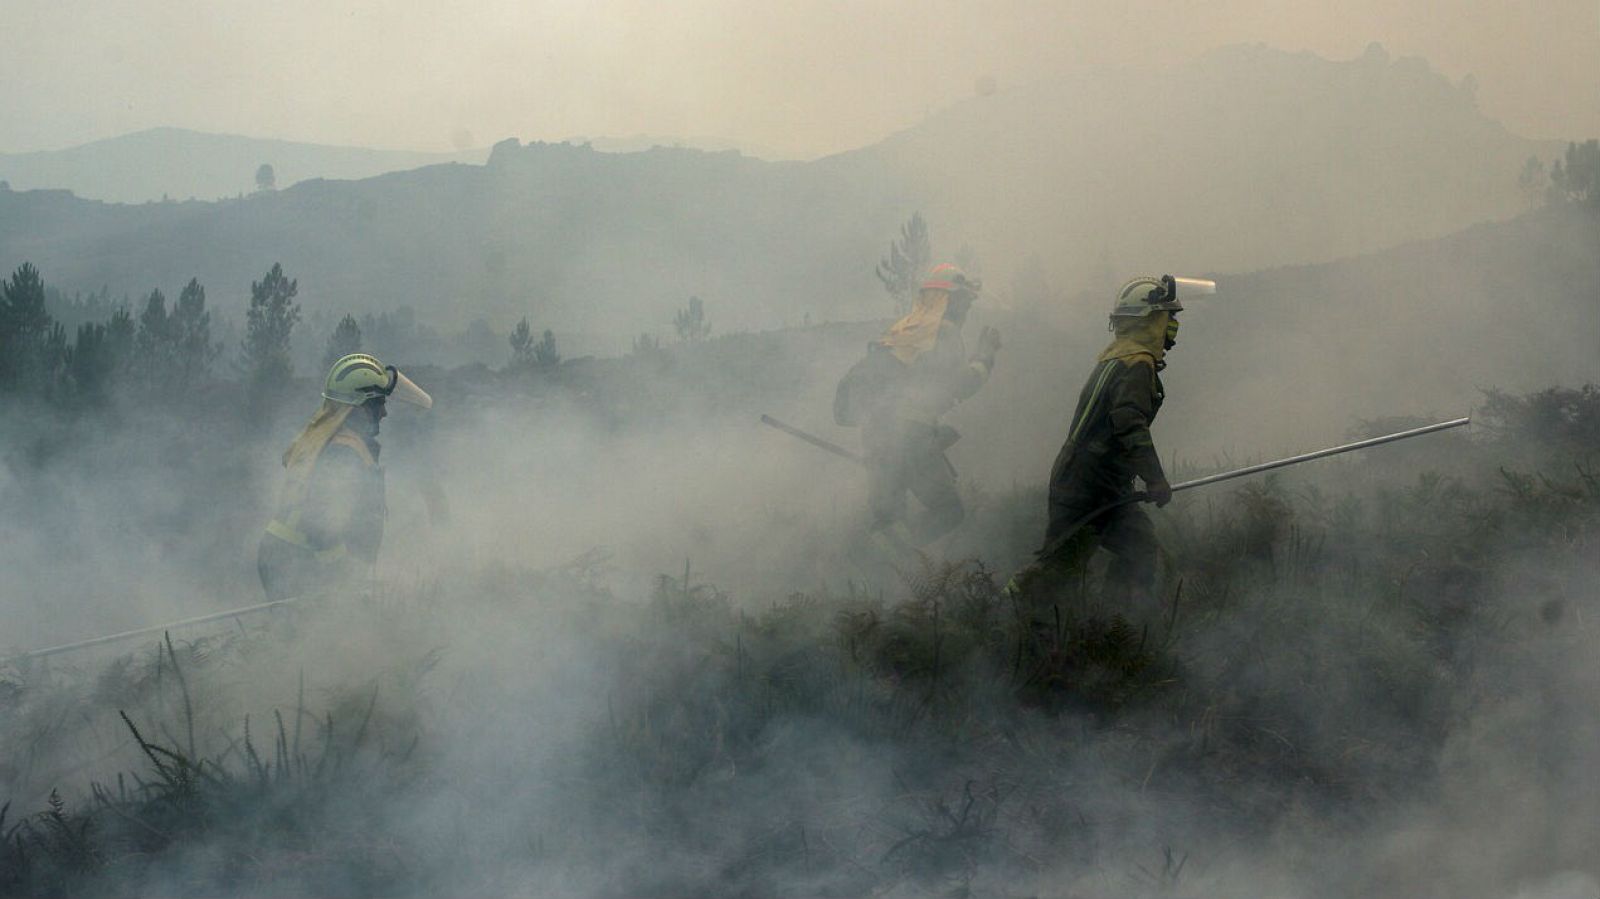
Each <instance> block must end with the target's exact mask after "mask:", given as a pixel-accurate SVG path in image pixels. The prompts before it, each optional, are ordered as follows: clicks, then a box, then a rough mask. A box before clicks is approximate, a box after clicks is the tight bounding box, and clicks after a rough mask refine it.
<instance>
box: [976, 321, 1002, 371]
mask: <svg viewBox="0 0 1600 899" xmlns="http://www.w3.org/2000/svg"><path fill="white" fill-rule="evenodd" d="M999 352H1000V332H999V331H996V330H995V329H993V328H991V327H989V326H987V325H985V326H984V328H983V331H982V333H980V334H979V335H978V354H977V355H978V358H979V359H982V360H984V361H985V362H988V363H989V367H990V368H993V367H994V357H995V355H996V354H997V353H999Z"/></svg>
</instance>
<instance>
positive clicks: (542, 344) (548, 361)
mask: <svg viewBox="0 0 1600 899" xmlns="http://www.w3.org/2000/svg"><path fill="white" fill-rule="evenodd" d="M533 364H534V366H535V367H536V368H539V369H543V370H545V371H549V370H550V369H552V368H555V367H556V366H558V365H560V364H561V354H560V353H559V352H557V351H556V335H555V332H553V331H548V330H547V331H545V332H544V335H543V336H541V337H540V338H539V342H538V343H537V344H534V347H533Z"/></svg>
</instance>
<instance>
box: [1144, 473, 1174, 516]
mask: <svg viewBox="0 0 1600 899" xmlns="http://www.w3.org/2000/svg"><path fill="white" fill-rule="evenodd" d="M1144 492H1145V494H1146V495H1148V496H1149V497H1150V501H1151V502H1153V503H1155V504H1156V508H1157V509H1159V508H1161V507H1162V506H1165V505H1166V504H1167V503H1170V502H1172V485H1171V484H1169V483H1167V482H1166V480H1165V479H1163V480H1160V481H1152V482H1150V483H1148V484H1145V485H1144Z"/></svg>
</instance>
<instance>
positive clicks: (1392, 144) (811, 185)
mask: <svg viewBox="0 0 1600 899" xmlns="http://www.w3.org/2000/svg"><path fill="white" fill-rule="evenodd" d="M1555 150H1556V148H1555V147H1554V146H1552V145H1546V144H1541V143H1537V142H1533V141H1527V140H1522V139H1520V138H1517V137H1515V136H1513V135H1510V134H1508V133H1507V132H1506V131H1505V130H1504V129H1503V128H1501V127H1500V126H1499V125H1498V124H1496V123H1495V122H1493V121H1491V120H1489V119H1487V118H1485V117H1484V116H1483V115H1482V114H1481V113H1479V112H1478V110H1477V108H1476V106H1475V105H1474V103H1473V100H1472V97H1471V94H1470V91H1469V90H1467V89H1465V88H1463V87H1460V86H1456V85H1453V84H1451V83H1449V82H1448V81H1446V80H1445V79H1443V78H1442V77H1440V76H1438V75H1437V74H1435V73H1433V72H1431V71H1430V70H1429V69H1428V68H1427V66H1426V65H1425V64H1424V63H1422V62H1420V61H1417V60H1399V61H1393V60H1390V59H1389V58H1388V57H1387V56H1386V55H1384V54H1383V53H1382V52H1381V51H1379V50H1373V51H1371V52H1369V53H1368V54H1367V55H1366V56H1364V57H1362V58H1360V59H1357V60H1353V61H1348V62H1331V61H1328V60H1324V59H1319V58H1317V57H1314V56H1310V55H1305V54H1299V55H1294V54H1286V53H1281V52H1278V51H1273V50H1268V49H1265V48H1260V47H1251V48H1234V49H1230V50H1225V51H1219V52H1217V53H1214V54H1212V55H1210V56H1208V57H1206V58H1204V59H1202V60H1200V61H1198V62H1196V63H1193V64H1191V65H1188V66H1184V67H1181V68H1178V69H1176V70H1173V71H1164V72H1140V71H1135V72H1123V73H1115V74H1107V75H1103V76H1096V77H1092V78H1090V77H1085V78H1078V79H1071V80H1067V81H1062V82H1057V83H1051V84H1045V85H1037V86H1034V87H1031V88H1027V89H1018V90H1014V91H1010V92H1004V91H1002V92H1000V93H998V94H996V95H994V96H992V97H986V98H977V99H973V100H970V101H967V102H964V103H962V104H959V105H957V106H955V107H953V108H951V109H949V110H947V111H946V112H944V113H942V114H940V115H937V116H935V117H933V118H932V119H930V120H929V121H928V122H926V123H924V124H923V125H921V126H919V127H917V128H914V129H912V130H910V131H907V132H905V133H902V134H899V135H896V136H895V137H893V138H891V139H889V140H887V141H885V142H884V143H882V144H880V145H877V146H874V147H870V148H866V149H863V150H860V151H857V152H853V153H849V154H843V155H840V156H834V157H829V158H826V159H822V160H818V161H815V162H804V163H802V162H783V163H774V162H763V161H761V160H755V159H750V158H748V157H743V156H740V155H739V154H737V153H734V152H723V153H706V152H700V151H696V150H686V149H665V148H657V149H654V150H649V151H645V152H640V153H602V152H597V151H596V150H595V149H593V148H592V147H582V146H571V145H566V144H553V145H552V144H532V145H528V146H522V145H520V144H518V143H517V142H515V141H509V142H503V143H502V144H500V145H499V146H497V147H496V148H495V150H494V152H493V154H492V155H491V157H490V159H489V160H488V162H487V163H486V164H485V165H482V166H479V165H440V166H428V167H424V168H421V169H417V170H413V171H407V172H396V173H391V174H387V175H383V176H381V177H376V178H369V179H365V180H359V181H332V180H312V181H306V182H302V183H300V184H297V185H294V186H292V187H289V188H287V189H280V190H278V191H277V192H275V193H272V194H267V195H247V196H245V197H244V198H243V199H240V200H226V201H221V202H215V203H170V204H150V205H143V206H126V207H119V206H108V205H105V204H101V203H96V202H92V201H88V200H82V199H75V198H72V197H69V196H65V195H60V194H46V193H38V192H31V193H30V192H12V193H10V194H5V195H0V269H6V270H9V269H10V268H11V267H14V266H16V265H17V264H19V263H21V262H22V261H24V260H31V261H33V262H34V263H35V264H37V265H39V266H40V267H41V269H43V271H44V272H45V275H46V277H47V278H48V279H50V281H51V283H53V284H55V285H56V286H58V287H60V288H62V289H64V290H66V291H69V292H70V291H73V290H85V291H87V290H97V289H99V288H100V287H102V286H104V285H110V286H111V287H112V289H113V291H117V292H120V291H124V290H127V291H134V292H138V291H143V290H148V289H149V288H150V287H154V286H162V287H163V288H164V289H167V290H168V291H169V292H170V291H173V290H176V289H177V287H178V286H179V285H181V284H183V283H184V282H185V281H187V279H188V278H189V277H191V276H199V277H200V279H201V280H202V281H203V282H204V283H205V284H206V285H207V286H208V287H209V288H210V289H211V291H212V296H213V297H215V301H216V302H217V303H218V304H219V305H222V306H225V307H229V308H237V307H238V305H239V304H240V303H242V301H243V297H244V296H245V290H246V287H247V286H248V284H249V282H250V280H251V279H252V278H258V277H260V275H261V273H262V272H263V271H265V270H266V268H267V266H268V265H270V264H271V263H272V262H274V261H281V262H282V263H283V264H284V266H285V268H286V269H287V270H288V271H289V273H290V274H291V275H293V276H295V277H298V278H299V279H300V281H301V291H302V295H303V297H304V299H305V302H306V303H307V304H308V306H311V307H316V306H324V307H326V308H330V309H332V310H335V311H339V312H342V311H345V310H349V311H355V312H362V311H369V310H381V309H393V308H397V307H401V306H411V307H414V308H415V309H416V311H417V315H418V317H419V318H420V319H421V320H424V321H427V322H430V323H433V324H437V325H439V326H441V327H446V328H453V327H460V326H462V325H464V324H465V323H466V322H469V321H471V320H473V319H474V318H478V317H487V318H488V319H489V320H490V322H491V323H492V324H493V325H494V326H495V327H496V328H509V326H510V325H511V324H512V323H513V322H515V321H516V319H517V318H519V317H521V316H522V315H529V316H530V317H531V318H532V319H533V320H534V321H535V322H537V323H538V324H539V325H541V326H542V327H549V328H553V329H555V330H556V331H557V332H558V333H559V332H562V331H569V332H570V331H584V332H589V333H593V334H610V335H612V337H613V339H614V340H615V341H616V342H617V346H618V348H619V349H620V348H624V347H626V345H627V341H628V340H629V339H630V338H631V337H632V336H636V335H637V334H639V333H640V332H641V331H648V330H655V331H659V330H661V329H662V328H663V327H666V326H667V325H668V323H669V322H670V320H671V315H672V312H673V310H674V309H676V308H678V307H681V306H682V305H683V303H684V302H685V301H686V300H687V298H688V297H689V296H690V295H691V294H694V295H699V296H701V297H703V298H704V299H705V300H706V303H707V307H708V309H709V310H710V313H711V315H712V318H713V321H714V323H715V326H716V327H717V328H718V329H719V331H718V333H725V332H726V331H727V330H731V329H758V328H771V327H776V326H779V325H782V324H794V323H798V322H801V321H804V320H806V319H808V318H809V319H811V320H822V319H850V318H855V319H859V318H868V317H874V316H877V315H881V314H883V313H884V312H885V311H886V309H887V303H886V300H885V298H884V295H883V293H882V290H881V288H880V286H879V285H878V283H877V281H876V280H875V279H874V278H873V276H872V270H873V266H874V264H875V263H876V262H877V261H878V259H879V258H880V257H881V256H882V255H883V254H884V252H885V250H886V249H887V242H888V240H889V238H890V237H891V236H893V234H894V233H895V229H896V227H897V226H898V225H899V223H900V222H901V221H903V220H904V218H905V217H906V216H907V215H909V214H910V213H911V212H913V211H915V210H918V209H921V210H923V211H925V212H926V213H927V214H928V218H929V222H930V225H931V227H932V233H933V239H934V243H935V247H936V250H935V252H936V255H942V256H949V255H952V254H953V253H955V252H956V250H957V249H958V248H960V247H962V246H963V245H968V246H970V247H971V248H973V249H975V250H976V256H977V259H978V261H979V262H980V263H981V264H982V265H983V267H984V268H985V270H986V273H987V274H988V275H989V278H990V281H991V282H992V283H997V284H1001V285H1002V286H1003V285H1004V284H1005V282H1007V281H1008V280H1009V279H1010V275H1011V273H1012V272H1015V271H1017V270H1018V269H1019V268H1020V266H1021V263H1022V262H1023V260H1025V259H1027V258H1028V257H1030V256H1033V257H1037V259H1039V260H1040V261H1041V262H1040V267H1041V268H1042V269H1043V271H1044V272H1045V273H1046V274H1047V275H1048V276H1049V277H1050V278H1051V279H1052V280H1053V281H1054V282H1055V283H1056V284H1057V285H1058V286H1060V287H1061V288H1062V289H1064V290H1066V291H1067V292H1076V291H1078V290H1096V291H1101V292H1103V291H1105V290H1107V289H1109V287H1110V286H1111V285H1112V284H1114V283H1115V282H1116V281H1117V280H1119V279H1120V278H1122V277H1124V276H1126V274H1128V273H1129V272H1132V271H1143V270H1168V271H1189V272H1192V273H1198V272H1203V271H1218V270H1222V271H1245V270H1251V269H1258V268H1264V267H1268V266H1273V265H1280V264H1284V263H1298V262H1316V261H1324V260H1330V259H1335V258H1338V257H1342V256H1347V255H1351V254H1356V253H1363V252H1370V251H1373V250H1377V249H1381V248H1383V247H1386V246H1392V245H1395V244H1397V243H1400V242H1402V241H1406V240H1414V239H1417V238H1425V237H1431V236H1436V235H1440V234H1445V233H1448V232H1451V231H1454V230H1456V229H1459V228H1461V227H1464V226H1466V225H1469V224H1471V223H1474V222H1479V221H1484V220H1486V219H1495V218H1504V217H1508V216H1510V215H1513V214H1515V213H1516V212H1518V211H1519V210H1521V209H1524V208H1526V202H1527V201H1526V200H1525V199H1524V198H1522V197H1519V196H1518V194H1517V191H1516V183H1515V182H1516V174H1517V171H1518V169H1519V167H1520V164H1521V162H1522V161H1523V160H1524V159H1526V158H1527V157H1528V156H1529V155H1541V156H1544V157H1545V158H1549V157H1551V156H1553V155H1554V154H1555ZM241 171H242V175H240V177H242V178H245V179H246V183H248V178H249V177H250V176H251V174H252V173H253V171H254V163H253V162H252V163H251V164H249V165H245V166H243V168H242V169H241ZM290 177H292V169H286V168H281V169H280V182H283V181H285V180H287V179H288V178H290Z"/></svg>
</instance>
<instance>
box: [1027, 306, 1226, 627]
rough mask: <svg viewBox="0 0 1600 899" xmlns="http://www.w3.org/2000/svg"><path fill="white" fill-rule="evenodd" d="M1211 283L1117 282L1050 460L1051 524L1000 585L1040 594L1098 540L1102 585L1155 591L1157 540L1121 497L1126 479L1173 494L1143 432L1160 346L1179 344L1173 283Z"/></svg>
mask: <svg viewBox="0 0 1600 899" xmlns="http://www.w3.org/2000/svg"><path fill="white" fill-rule="evenodd" d="M1180 285H1182V286H1184V287H1185V288H1186V289H1187V290H1190V291H1193V292H1211V291H1214V290H1215V289H1216V287H1215V285H1214V284H1212V282H1209V281H1199V280H1192V279H1188V278H1173V277H1172V276H1170V275H1163V276H1162V277H1160V278H1154V277H1140V278H1134V279H1133V280H1131V281H1129V282H1128V283H1126V284H1124V285H1122V288H1121V289H1120V290H1119V291H1117V298H1116V304H1115V306H1114V307H1113V308H1112V310H1111V323H1110V329H1111V331H1112V332H1113V334H1114V336H1113V338H1112V340H1111V344H1110V345H1109V346H1107V347H1106V348H1105V350H1104V351H1103V352H1102V353H1101V354H1100V358H1099V359H1098V360H1097V361H1096V363H1095V367H1094V370H1093V371H1092V372H1090V373H1089V379H1088V381H1087V382H1086V383H1085V384H1084V386H1083V390H1082V392H1081V393H1080V394H1079V395H1078V405H1077V409H1076V410H1075V411H1074V412H1073V415H1072V421H1071V424H1070V425H1069V427H1068V429H1067V439H1066V443H1065V445H1063V446H1062V447H1061V452H1060V453H1059V454H1058V455H1057V456H1056V461H1055V464H1054V465H1053V466H1052V467H1051V469H1050V494H1049V497H1050V498H1049V504H1050V505H1049V525H1048V526H1047V528H1046V530H1045V538H1044V548H1043V549H1041V550H1040V551H1039V554H1038V561H1036V562H1035V563H1034V564H1032V565H1030V566H1028V567H1027V568H1025V569H1023V570H1022V571H1020V572H1018V573H1017V575H1016V576H1015V577H1013V578H1012V579H1011V582H1010V583H1009V584H1008V585H1007V587H1006V589H1007V591H1008V592H1011V593H1014V594H1019V595H1021V596H1024V597H1026V598H1028V599H1029V600H1030V601H1047V600H1048V599H1049V598H1050V597H1051V595H1052V594H1053V593H1054V591H1055V590H1057V589H1059V587H1060V586H1061V585H1062V584H1063V583H1064V582H1065V581H1066V580H1067V579H1068V578H1070V577H1071V576H1072V575H1074V574H1075V573H1077V572H1079V571H1081V570H1082V567H1083V565H1084V564H1085V563H1086V562H1087V561H1088V559H1089V557H1090V556H1091V555H1093V553H1094V551H1095V550H1096V549H1098V548H1104V549H1106V550H1108V551H1109V552H1110V553H1111V555H1112V557H1113V558H1112V561H1111V564H1110V566H1109V567H1108V568H1107V571H1106V592H1107V594H1108V595H1109V596H1111V597H1112V598H1113V599H1114V600H1121V601H1122V602H1124V603H1125V604H1126V603H1131V604H1134V605H1139V604H1143V603H1147V602H1149V601H1150V600H1152V599H1153V597H1154V593H1155V579H1156V561H1157V553H1158V544H1157V543H1156V537H1155V531H1154V528H1153V526H1152V525H1151V523H1150V517H1149V516H1148V515H1146V514H1145V513H1144V512H1143V510H1141V509H1140V508H1139V507H1138V506H1137V505H1136V504H1135V503H1134V502H1131V501H1125V502H1122V503H1121V504H1119V500H1129V499H1130V495H1131V494H1133V491H1134V479H1135V478H1138V479H1139V480H1140V481H1142V482H1143V484H1144V494H1145V496H1146V498H1148V500H1149V501H1150V502H1153V503H1155V504H1156V506H1158V507H1159V506H1164V505H1166V504H1167V503H1168V502H1170V501H1171V499H1172V486H1171V485H1170V484H1169V483H1168V482H1167V475H1166V473H1165V472H1164V471H1163V470H1162V467H1161V458H1160V456H1159V455H1158V454H1157V453H1156V447H1155V443H1154V441H1153V440H1152V439H1151V437H1150V423H1151V422H1152V421H1154V420H1155V417H1156V413H1158V412H1160V411H1161V402H1162V399H1163V398H1164V396H1165V394H1164V390H1163V388H1162V385H1161V375H1160V372H1161V370H1162V369H1164V368H1166V365H1167V363H1166V355H1167V352H1168V351H1169V350H1171V349H1172V347H1173V346H1174V345H1175V344H1176V343H1177V339H1178V313H1179V312H1181V311H1182V310H1183V304H1182V303H1180V302H1179V300H1178V288H1179V286H1180Z"/></svg>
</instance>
